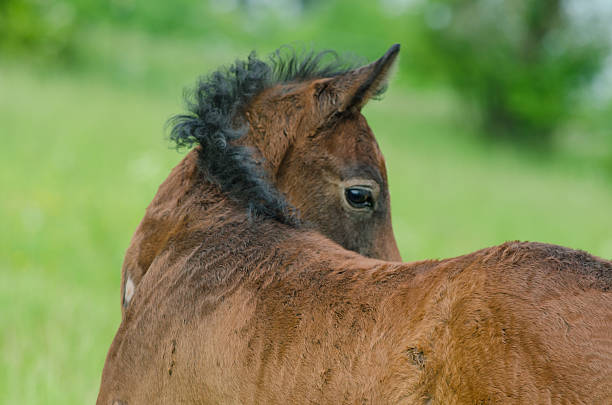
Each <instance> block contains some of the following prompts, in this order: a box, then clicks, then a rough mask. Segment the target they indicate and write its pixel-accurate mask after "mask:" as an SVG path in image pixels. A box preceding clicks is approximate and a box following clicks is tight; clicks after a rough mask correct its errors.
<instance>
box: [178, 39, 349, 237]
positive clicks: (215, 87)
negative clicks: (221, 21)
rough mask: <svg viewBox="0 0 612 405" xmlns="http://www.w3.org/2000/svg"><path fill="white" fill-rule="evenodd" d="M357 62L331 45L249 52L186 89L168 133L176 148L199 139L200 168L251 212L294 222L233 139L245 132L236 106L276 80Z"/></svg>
mask: <svg viewBox="0 0 612 405" xmlns="http://www.w3.org/2000/svg"><path fill="white" fill-rule="evenodd" d="M357 65H358V64H357V63H356V62H354V61H347V60H345V59H342V58H340V57H339V56H338V54H337V53H336V52H333V51H323V52H319V53H315V52H308V53H303V54H302V55H298V53H297V52H295V51H294V50H293V49H292V48H289V47H282V48H280V49H279V50H277V51H276V52H274V53H273V54H272V55H271V56H270V57H269V59H268V61H267V62H265V61H263V60H260V59H258V58H257V56H256V54H255V52H251V54H250V55H249V57H248V59H247V60H246V61H244V60H237V61H236V62H235V63H234V64H233V65H231V66H229V67H223V68H220V69H219V70H217V71H215V72H213V73H212V74H210V75H209V76H206V77H202V78H200V79H199V80H198V83H197V85H196V88H195V89H194V90H193V91H191V92H189V93H187V95H186V104H187V108H188V110H189V113H188V114H182V115H177V116H175V117H173V118H172V119H171V120H170V124H171V125H172V131H171V133H170V139H171V140H173V141H174V142H176V145H177V148H180V147H191V146H193V145H194V144H199V145H200V146H201V148H199V165H200V168H201V169H203V170H202V173H204V175H205V176H207V178H208V180H209V181H212V182H214V183H216V184H218V185H219V186H220V187H221V189H222V190H223V191H224V192H225V193H226V194H227V195H228V196H229V197H230V198H232V199H233V200H235V201H237V202H239V203H242V204H243V205H245V207H246V208H247V209H248V212H249V214H250V215H251V216H253V217H268V218H274V219H276V220H278V221H281V222H283V223H286V224H290V225H294V226H295V225H298V224H299V221H298V218H297V214H296V212H295V209H294V208H293V207H291V206H290V205H289V204H288V203H287V201H286V199H285V197H284V196H283V195H282V194H281V193H280V192H279V191H278V190H277V189H276V188H275V187H274V186H273V185H272V184H270V182H269V180H268V179H267V176H266V174H265V172H264V171H263V169H261V167H260V165H259V164H258V163H257V162H256V160H255V159H254V157H253V155H252V152H251V149H250V148H248V147H244V146H238V145H236V143H235V142H234V141H235V140H237V139H238V138H240V137H242V136H243V135H244V134H246V132H247V127H246V121H245V120H244V118H243V117H240V116H239V114H240V111H242V110H243V109H244V107H245V106H246V105H248V103H249V102H250V101H251V99H252V98H253V97H254V96H255V95H257V94H258V93H259V92H261V91H263V90H265V89H266V88H269V87H270V86H273V85H275V84H279V83H288V82H299V81H305V80H310V79H314V78H323V77H333V76H337V75H339V74H342V73H345V72H347V71H349V70H351V69H353V68H355V67H356V66H357Z"/></svg>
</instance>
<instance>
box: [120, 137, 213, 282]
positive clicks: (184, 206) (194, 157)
mask: <svg viewBox="0 0 612 405" xmlns="http://www.w3.org/2000/svg"><path fill="white" fill-rule="evenodd" d="M221 200H222V198H220V192H219V191H218V190H217V189H216V187H215V186H214V185H212V184H210V183H207V182H205V181H203V176H202V173H201V171H200V169H199V167H198V151H197V148H196V149H194V150H192V151H190V152H189V153H188V154H187V156H185V158H183V160H182V161H181V162H180V163H179V164H178V165H177V166H176V167H174V169H172V171H171V172H170V174H169V175H168V177H167V178H166V180H164V182H163V183H162V184H161V185H160V186H159V188H158V190H157V193H156V194H155V197H154V198H153V201H151V203H150V204H149V206H148V207H147V210H146V212H145V215H144V217H143V219H142V220H141V222H140V224H139V226H138V228H137V229H136V231H135V232H134V235H133V236H132V240H131V242H130V246H129V247H128V249H127V252H126V255H125V260H124V263H123V272H124V276H125V273H126V271H127V272H128V273H129V277H130V278H131V279H132V281H133V282H134V283H136V284H138V283H139V281H140V280H141V278H142V277H143V276H144V274H145V273H146V272H147V270H148V268H149V266H150V265H151V263H152V262H153V260H154V259H155V257H157V256H158V255H159V253H160V252H161V251H162V250H163V249H164V248H165V247H166V245H167V243H168V241H169V240H170V239H171V238H172V237H173V236H174V235H176V233H177V232H178V231H179V230H180V228H181V227H183V226H184V225H185V224H186V223H189V222H193V221H197V220H198V219H202V218H204V217H205V214H206V211H207V207H208V206H210V205H215V204H216V205H219V203H220V201H221ZM207 203H209V204H207Z"/></svg>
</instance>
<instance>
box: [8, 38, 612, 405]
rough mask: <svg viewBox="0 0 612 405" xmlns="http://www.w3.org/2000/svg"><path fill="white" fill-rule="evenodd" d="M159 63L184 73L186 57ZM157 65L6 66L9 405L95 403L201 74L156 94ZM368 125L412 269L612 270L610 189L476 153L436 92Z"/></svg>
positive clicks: (500, 155)
mask: <svg viewBox="0 0 612 405" xmlns="http://www.w3.org/2000/svg"><path fill="white" fill-rule="evenodd" d="M135 41H137V40H135ZM140 46H141V45H140V44H138V43H136V45H133V46H131V45H130V44H127V45H126V47H127V48H126V51H127V52H129V50H130V49H132V47H133V48H138V47H140ZM160 49H161V51H160V52H167V53H168V54H169V55H170V54H171V55H174V57H175V58H176V59H180V58H179V56H180V50H176V49H174V48H173V47H172V46H170V45H168V44H166V45H163V44H162V46H161V47H160ZM107 51H108V52H109V54H110V53H112V52H114V51H113V48H112V47H109V48H108V50H107ZM158 57H159V56H158ZM225 58H226V55H221V56H219V55H216V54H208V55H207V56H206V57H203V62H202V71H203V72H204V71H206V70H207V69H209V68H210V67H212V66H215V65H216V64H218V63H219V62H227V61H231V60H232V59H233V58H228V59H225ZM111 59H112V58H111ZM162 59H163V58H161V57H159V60H162ZM220 59H222V60H220ZM151 63H152V64H153V65H155V63H156V62H151ZM159 63H162V62H159ZM160 66H161V67H160V68H159V70H158V71H153V73H151V74H150V76H147V74H145V76H147V77H148V78H147V79H146V80H143V81H142V82H137V83H130V80H125V78H128V79H129V78H130V77H131V78H134V80H137V78H138V77H140V76H139V74H132V73H125V74H124V73H119V74H120V75H121V77H122V78H123V79H117V78H116V77H114V76H113V75H111V74H108V75H106V74H105V73H104V69H102V70H100V71H98V72H97V73H78V72H77V73H74V74H72V73H53V74H46V75H45V76H44V77H41V76H40V72H39V71H38V70H36V69H29V68H27V67H26V66H21V65H13V66H8V65H7V66H0V137H1V139H2V147H1V148H0V181H1V184H2V198H1V199H0V222H1V227H0V304H1V308H2V310H1V311H0V328H1V331H2V332H0V345H1V346H0V403H7V404H8V403H24V404H25V403H31V404H39V403H50V404H53V403H58V404H59V403H62V404H82V403H93V402H94V401H95V396H96V393H97V388H98V385H99V378H100V373H101V370H102V365H103V362H104V357H105V355H106V351H107V350H108V346H109V345H110V341H111V339H112V336H113V334H114V331H115V330H116V327H117V326H118V323H119V318H120V308H119V278H120V267H121V262H122V258H123V253H124V251H125V248H126V247H127V245H128V243H129V239H130V237H131V234H132V232H133V231H134V229H135V228H136V226H137V224H138V222H139V220H140V218H141V217H142V214H143V212H144V209H145V207H146V206H147V204H148V203H149V201H150V200H151V198H152V197H153V195H154V194H155V192H156V189H157V186H158V185H159V184H160V183H161V181H162V180H163V179H164V178H165V177H166V175H167V173H168V172H169V170H170V169H171V168H172V167H173V166H174V165H175V164H176V163H177V162H178V161H179V160H180V158H181V154H178V153H176V152H175V151H174V150H172V149H171V148H170V147H169V144H168V142H167V141H166V140H165V134H164V131H163V127H164V124H165V122H166V119H167V118H168V117H169V116H171V115H172V114H173V113H176V112H179V111H180V110H181V90H182V86H183V85H184V84H185V83H190V82H191V81H192V80H193V77H192V75H191V73H192V70H195V66H196V62H195V61H194V60H192V61H191V62H190V67H188V68H185V69H184V70H181V69H177V70H176V73H175V74H174V73H173V75H174V76H176V78H175V79H173V81H167V82H164V83H163V85H160V86H154V85H152V84H151V83H154V82H155V80H156V78H157V77H158V76H159V75H161V73H159V72H160V71H163V65H160ZM111 70H112V69H111ZM156 72H157V73H156ZM181 72H182V73H181ZM126 75H127V76H126ZM109 77H110V78H109ZM115 79H116V80H115ZM162 79H163V78H162ZM160 80H161V79H160ZM365 114H366V116H367V118H368V119H369V122H370V125H371V127H372V128H373V130H374V132H375V133H376V134H377V136H378V138H379V140H380V144H381V147H382V150H383V152H384V153H385V155H386V158H387V164H388V170H389V176H390V183H391V193H392V202H393V220H394V227H395V232H396V236H397V240H398V242H399V245H400V248H401V251H402V254H403V257H404V259H405V260H417V259H424V258H441V257H449V256H453V255H458V254H462V253H467V252H469V251H472V250H475V249H478V248H481V247H485V246H490V245H494V244H497V243H500V242H503V241H505V240H511V239H521V240H539V241H544V242H551V243H558V244H562V245H567V246H570V247H574V248H580V249H585V250H588V251H589V252H592V253H594V254H597V255H600V256H603V257H605V258H612V231H611V230H612V215H610V207H612V188H611V187H610V186H611V184H610V182H609V180H607V179H606V177H605V176H604V175H603V174H601V173H599V172H596V171H593V170H591V169H585V167H584V166H581V165H579V164H573V163H572V161H571V160H566V159H564V158H562V157H554V156H552V157H550V156H547V157H538V156H537V155H531V156H527V157H525V156H521V155H519V154H517V152H516V151H509V150H507V149H505V148H504V147H502V146H499V145H497V146H496V145H488V146H487V145H482V144H481V143H479V142H478V137H477V136H476V135H475V133H474V132H475V130H474V128H473V127H471V126H470V125H469V124H468V123H466V122H465V119H463V115H462V114H463V112H462V111H461V109H460V108H459V104H458V102H457V101H456V100H454V99H453V97H452V96H451V95H450V94H448V93H446V92H444V91H442V90H440V91H424V90H418V91H416V90H411V89H409V88H407V87H405V86H404V87H402V86H395V87H394V86H392V87H391V89H390V90H389V93H388V95H387V97H386V99H385V100H383V101H381V102H375V103H372V104H371V105H369V106H368V107H367V108H366V110H365Z"/></svg>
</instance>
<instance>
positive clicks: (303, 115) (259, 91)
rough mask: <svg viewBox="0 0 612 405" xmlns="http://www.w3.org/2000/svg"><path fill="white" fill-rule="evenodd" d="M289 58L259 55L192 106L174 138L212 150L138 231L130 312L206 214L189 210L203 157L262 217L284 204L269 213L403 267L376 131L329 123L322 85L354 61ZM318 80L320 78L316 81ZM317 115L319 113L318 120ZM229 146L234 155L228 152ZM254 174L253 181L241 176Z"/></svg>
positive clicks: (164, 195)
mask: <svg viewBox="0 0 612 405" xmlns="http://www.w3.org/2000/svg"><path fill="white" fill-rule="evenodd" d="M282 51H283V50H282V49H281V50H279V51H277V53H276V54H275V55H273V57H272V59H271V61H270V63H264V62H262V61H259V60H257V59H256V58H255V56H254V55H252V56H251V57H250V58H249V60H248V62H237V64H236V65H235V66H233V67H231V68H230V69H228V70H219V71H217V72H215V73H214V74H213V75H211V76H210V77H208V78H207V79H204V80H202V81H201V82H200V83H199V85H198V88H197V89H196V92H195V93H194V95H193V97H192V98H193V100H192V101H191V102H190V110H191V114H189V115H185V116H181V117H178V118H177V119H176V123H177V126H176V127H175V130H174V132H173V137H174V138H175V139H176V140H177V141H178V142H179V145H181V146H186V145H191V144H193V143H194V142H196V141H197V142H203V143H204V144H205V145H206V147H205V148H204V149H203V148H202V147H201V146H198V147H197V148H196V149H195V150H193V151H191V152H190V153H189V154H188V155H187V157H185V159H183V161H182V162H181V163H179V165H178V166H177V167H176V168H174V170H173V171H172V173H170V175H169V176H168V178H167V179H166V181H164V183H163V184H162V185H161V186H160V188H159V190H158V192H157V194H156V195H155V198H154V199H153V201H152V202H151V204H150V205H149V207H148V208H147V211H146V213H145V216H144V218H143V219H142V221H141V223H140V225H139V226H138V228H137V229H136V232H135V233H134V236H133V237H132V241H131V243H130V246H129V248H128V250H127V252H126V256H125V259H124V263H123V268H122V282H121V297H122V304H123V305H122V308H123V312H125V307H127V306H128V305H129V303H130V301H131V299H132V297H133V296H134V294H135V291H136V287H137V286H138V284H139V283H140V280H141V279H142V277H143V276H144V274H145V273H146V272H147V270H148V268H149V266H150V265H151V263H152V262H153V260H154V259H155V257H156V256H157V255H158V254H159V253H160V252H161V251H162V250H163V249H164V247H165V246H166V245H167V244H168V242H169V240H170V239H172V238H173V236H174V235H175V234H176V233H177V232H178V231H180V229H181V228H182V227H184V226H185V225H186V218H187V216H188V215H190V214H191V213H193V212H194V211H198V210H204V209H205V207H203V206H201V205H199V204H192V205H190V203H191V202H192V200H190V199H189V198H188V195H189V194H190V193H193V192H194V190H195V187H196V186H195V184H196V183H197V182H199V181H201V177H202V173H201V171H200V169H199V168H198V157H199V159H200V160H199V162H200V165H201V164H204V165H205V166H206V165H208V164H210V163H203V162H209V161H213V162H214V165H215V166H214V167H208V169H209V173H210V175H211V179H212V180H213V181H214V182H216V183H217V184H218V185H220V187H221V188H222V189H223V191H226V192H228V194H229V195H230V197H231V198H233V199H235V200H239V201H240V200H248V201H249V204H250V205H251V208H250V212H251V213H252V214H253V215H260V214H261V212H260V211H266V210H268V209H269V208H268V207H269V206H276V207H277V208H275V209H276V212H267V213H266V214H268V215H271V216H273V217H276V218H277V219H278V218H282V217H283V216H292V218H291V221H300V222H302V227H309V228H313V229H316V230H318V231H319V232H321V233H322V234H323V235H325V236H327V237H329V238H330V239H331V240H333V241H335V242H337V243H339V244H340V245H341V246H343V247H345V248H346V249H349V250H353V251H356V252H359V253H361V254H362V255H365V256H369V257H374V258H378V259H383V260H394V261H399V260H401V258H400V255H399V251H398V249H397V244H396V242H395V237H394V236H393V229H392V227H391V209H390V201H389V189H388V185H387V172H386V168H385V161H384V158H383V155H382V154H381V152H380V149H379V147H378V144H377V142H376V139H375V138H374V135H373V134H372V131H371V130H370V128H369V127H368V125H367V123H366V121H365V119H364V118H363V117H362V116H356V117H355V119H354V120H352V121H351V122H350V123H349V124H348V125H344V126H342V127H338V128H332V127H326V126H329V125H330V123H331V121H330V117H329V116H330V115H332V114H337V113H338V112H337V108H335V107H334V104H333V103H334V102H335V101H334V100H331V99H330V100H323V99H321V97H322V95H324V93H322V92H323V90H324V89H325V88H326V87H327V86H328V85H331V84H330V83H328V82H327V81H326V80H328V79H323V77H327V78H329V77H335V76H340V75H342V74H346V73H347V72H348V71H349V70H350V63H346V62H343V61H342V59H340V58H338V57H337V56H335V54H334V53H332V52H323V53H320V54H314V53H311V54H308V55H305V56H304V57H303V58H302V59H299V58H298V57H296V56H295V54H293V55H292V54H290V51H289V52H287V55H283V53H282ZM287 56H289V57H288V58H287ZM315 77H317V78H319V80H308V79H313V78H315ZM347 77H348V76H347ZM335 86H336V87H337V88H336V89H335V90H334V91H335V92H336V93H334V94H338V95H341V94H342V92H344V91H347V90H348V87H347V86H350V83H348V82H346V83H342V82H340V81H337V83H336V84H335ZM382 88H383V87H381V86H380V85H379V87H378V88H377V90H381V89H382ZM315 109H316V115H309V114H311V113H312V112H314V111H315ZM332 131H333V134H329V133H330V132H332ZM185 134H193V135H194V136H193V137H191V136H189V135H188V136H187V137H185V136H183V135H185ZM217 142H218V143H220V145H219V144H217ZM228 142H232V143H234V147H232V148H226V147H224V145H226V144H227V143H228ZM238 146H240V147H238ZM232 170H238V173H231V171H232ZM241 170H242V171H241ZM245 171H246V172H248V173H250V177H251V178H250V180H249V182H248V183H247V182H245V179H242V178H236V176H241V175H243V173H244V172H245ZM232 176H233V177H232ZM228 177H229V178H228ZM252 196H254V198H253V199H250V198H251V197H252ZM285 199H286V201H285ZM288 210H293V212H292V213H289V212H285V211H288ZM287 214H291V215H287Z"/></svg>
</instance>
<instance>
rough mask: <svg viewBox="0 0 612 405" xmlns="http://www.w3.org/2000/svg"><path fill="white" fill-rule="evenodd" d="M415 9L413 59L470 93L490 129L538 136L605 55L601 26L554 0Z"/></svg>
mask: <svg viewBox="0 0 612 405" xmlns="http://www.w3.org/2000/svg"><path fill="white" fill-rule="evenodd" d="M420 16H421V17H422V18H419V20H418V21H419V24H421V28H422V29H421V34H422V35H421V37H420V38H419V40H422V42H423V43H422V44H421V45H420V50H421V52H420V55H419V58H418V59H417V60H418V61H420V62H421V67H422V68H423V67H424V68H425V69H426V70H427V71H429V72H437V73H438V74H442V75H444V76H445V77H446V78H448V79H449V80H450V82H451V83H452V84H453V85H454V87H455V88H456V89H458V90H459V92H460V93H461V94H463V95H464V96H467V97H468V98H470V99H471V100H473V102H474V103H475V105H476V106H477V108H478V110H479V111H480V113H481V115H482V120H483V124H484V126H485V128H486V133H487V134H489V135H490V136H492V137H503V136H511V137H514V138H518V137H520V138H522V139H525V140H529V141H536V142H538V143H546V142H547V141H548V140H549V138H550V135H551V134H552V132H553V131H554V130H555V128H556V127H557V126H558V125H559V124H560V123H561V122H562V121H563V120H564V119H566V118H567V117H568V115H569V114H571V112H572V109H573V105H572V104H573V102H574V101H575V99H576V97H575V96H576V95H577V91H579V90H580V89H581V88H583V87H584V86H585V85H586V84H588V83H590V82H591V81H592V79H593V78H594V76H595V75H596V73H597V72H598V71H599V70H600V67H601V65H602V63H603V60H604V58H605V56H606V51H607V43H606V41H605V40H604V35H603V30H602V31H601V32H598V31H597V27H596V26H595V24H590V25H589V26H588V27H586V22H584V21H582V22H581V21H578V19H577V18H571V17H570V15H569V13H568V12H567V10H566V9H565V8H564V3H563V2H562V1H561V0H512V1H504V0H438V1H435V2H434V1H428V2H425V3H424V4H423V7H422V9H421V14H420ZM584 28H588V29H584Z"/></svg>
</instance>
